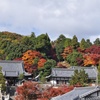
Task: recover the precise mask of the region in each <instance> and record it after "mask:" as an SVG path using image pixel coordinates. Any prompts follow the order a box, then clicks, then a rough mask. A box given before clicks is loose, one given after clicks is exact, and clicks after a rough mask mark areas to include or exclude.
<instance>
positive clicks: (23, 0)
mask: <svg viewBox="0 0 100 100" xmlns="http://www.w3.org/2000/svg"><path fill="white" fill-rule="evenodd" d="M0 31H9V32H15V33H18V34H22V35H26V36H27V35H28V36H29V35H31V32H35V34H36V36H38V35H40V34H42V33H48V35H49V37H50V39H51V40H56V39H57V38H58V37H59V35H60V34H63V35H65V36H66V38H72V37H73V36H74V35H76V36H77V38H78V40H79V41H80V40H81V39H82V38H84V39H90V41H94V40H95V39H96V38H100V0H0Z"/></svg>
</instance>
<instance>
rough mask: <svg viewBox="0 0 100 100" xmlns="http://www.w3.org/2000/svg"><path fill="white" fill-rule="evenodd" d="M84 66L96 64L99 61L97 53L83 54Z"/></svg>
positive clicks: (99, 56) (99, 57)
mask: <svg viewBox="0 0 100 100" xmlns="http://www.w3.org/2000/svg"><path fill="white" fill-rule="evenodd" d="M83 57H84V66H92V65H94V66H95V65H98V64H99V61H100V55H98V54H85V55H84V56H83Z"/></svg>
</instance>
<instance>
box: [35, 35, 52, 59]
mask: <svg viewBox="0 0 100 100" xmlns="http://www.w3.org/2000/svg"><path fill="white" fill-rule="evenodd" d="M35 48H36V50H37V51H40V52H41V53H43V54H44V55H45V54H46V56H47V57H50V50H51V43H50V38H49V36H48V34H41V35H39V36H38V37H37V38H36V44H35Z"/></svg>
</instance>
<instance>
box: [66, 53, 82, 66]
mask: <svg viewBox="0 0 100 100" xmlns="http://www.w3.org/2000/svg"><path fill="white" fill-rule="evenodd" d="M79 58H80V59H83V56H82V54H81V53H79V52H76V51H73V52H72V53H71V54H69V55H68V56H67V58H66V61H67V62H68V63H69V64H70V65H71V66H78V61H77V59H79Z"/></svg>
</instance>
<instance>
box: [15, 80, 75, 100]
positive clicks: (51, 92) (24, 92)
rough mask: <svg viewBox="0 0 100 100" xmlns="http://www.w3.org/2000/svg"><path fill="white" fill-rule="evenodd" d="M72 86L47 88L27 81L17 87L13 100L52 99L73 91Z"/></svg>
mask: <svg viewBox="0 0 100 100" xmlns="http://www.w3.org/2000/svg"><path fill="white" fill-rule="evenodd" d="M73 88H74V87H73V86H69V87H68V86H66V85H62V86H59V87H53V86H47V87H45V88H43V87H41V85H39V84H38V83H36V82H31V81H27V82H24V83H23V85H22V86H19V87H17V89H16V91H17V95H16V97H15V100H34V99H37V100H49V99H51V98H52V97H55V96H58V95H62V94H65V93H67V92H69V91H71V90H73Z"/></svg>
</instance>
